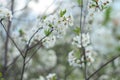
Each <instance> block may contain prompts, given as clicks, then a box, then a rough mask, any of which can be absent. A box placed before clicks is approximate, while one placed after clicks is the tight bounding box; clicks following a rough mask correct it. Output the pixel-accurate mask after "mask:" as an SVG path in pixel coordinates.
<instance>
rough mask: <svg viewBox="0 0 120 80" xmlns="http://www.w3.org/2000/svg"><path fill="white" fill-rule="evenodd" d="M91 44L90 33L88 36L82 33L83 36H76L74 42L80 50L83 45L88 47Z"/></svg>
mask: <svg viewBox="0 0 120 80" xmlns="http://www.w3.org/2000/svg"><path fill="white" fill-rule="evenodd" d="M89 43H90V36H89V34H88V33H86V34H85V33H82V34H79V35H78V36H75V37H74V38H73V42H72V44H73V45H75V46H77V47H78V48H80V47H81V44H82V46H84V47H86V46H87V45H88V44H89Z"/></svg>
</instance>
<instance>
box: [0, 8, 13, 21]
mask: <svg viewBox="0 0 120 80" xmlns="http://www.w3.org/2000/svg"><path fill="white" fill-rule="evenodd" d="M3 18H8V19H9V20H11V19H12V13H11V11H10V10H8V9H7V8H3V7H0V19H3Z"/></svg>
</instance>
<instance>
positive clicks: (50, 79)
mask: <svg viewBox="0 0 120 80" xmlns="http://www.w3.org/2000/svg"><path fill="white" fill-rule="evenodd" d="M46 78H47V80H56V74H55V73H51V74H49V75H48V76H47V77H46Z"/></svg>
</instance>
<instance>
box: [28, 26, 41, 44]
mask: <svg viewBox="0 0 120 80" xmlns="http://www.w3.org/2000/svg"><path fill="white" fill-rule="evenodd" d="M40 29H43V27H40V28H38V29H37V30H36V31H35V33H33V35H32V36H31V37H30V39H29V41H28V44H27V45H28V46H29V45H30V42H31V40H32V39H33V37H34V36H35V35H36V34H37V33H38V31H39V30H40Z"/></svg>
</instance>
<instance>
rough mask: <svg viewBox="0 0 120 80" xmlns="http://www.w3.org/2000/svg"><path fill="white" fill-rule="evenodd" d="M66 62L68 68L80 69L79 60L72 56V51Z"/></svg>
mask: <svg viewBox="0 0 120 80" xmlns="http://www.w3.org/2000/svg"><path fill="white" fill-rule="evenodd" d="M68 62H69V64H70V66H73V67H81V64H80V60H79V59H77V58H76V57H75V56H74V51H71V52H69V53H68Z"/></svg>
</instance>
